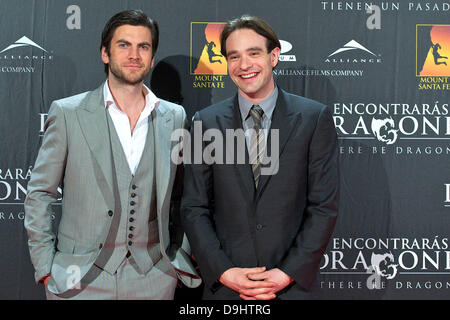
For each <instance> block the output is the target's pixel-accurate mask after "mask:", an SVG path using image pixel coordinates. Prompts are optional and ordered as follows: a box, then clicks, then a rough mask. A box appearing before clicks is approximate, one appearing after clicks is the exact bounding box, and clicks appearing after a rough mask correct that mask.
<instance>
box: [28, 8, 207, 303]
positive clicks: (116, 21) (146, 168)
mask: <svg viewBox="0 0 450 320" xmlns="http://www.w3.org/2000/svg"><path fill="white" fill-rule="evenodd" d="M157 47H158V25H157V23H156V21H154V20H152V19H150V18H148V17H147V16H146V15H145V14H144V13H143V12H142V11H140V10H128V11H123V12H120V13H118V14H116V15H114V16H113V17H112V18H111V19H110V20H109V21H108V23H107V24H106V26H105V28H104V30H103V33H102V43H101V57H102V60H103V62H104V64H105V71H106V73H107V75H108V79H107V81H106V82H105V83H104V84H102V85H101V86H100V87H99V88H98V89H96V90H94V91H89V92H85V93H81V94H78V95H75V96H72V97H69V98H65V99H61V100H57V101H54V102H53V103H52V105H51V107H50V111H49V115H48V119H47V121H46V124H45V128H46V131H45V136H44V139H43V142H42V146H41V149H40V151H39V154H38V157H37V159H36V163H35V166H34V169H33V172H32V175H31V179H30V181H29V183H28V194H27V198H26V201H25V228H26V229H27V232H28V237H29V240H28V244H29V249H30V255H31V260H32V263H33V265H34V267H35V270H36V272H35V279H36V281H37V282H44V283H45V287H46V295H47V299H66V298H71V299H173V296H174V292H175V288H176V285H177V279H179V280H181V281H182V282H183V283H184V284H185V285H186V286H188V287H196V286H198V285H200V283H201V279H200V278H199V277H198V275H197V274H196V272H195V269H194V267H193V266H192V264H191V261H190V256H189V254H190V252H189V251H190V250H189V244H188V242H187V241H186V239H185V237H184V234H183V231H182V229H181V227H180V223H179V222H178V219H179V218H178V213H179V212H178V210H177V204H179V199H177V195H178V196H179V195H180V194H179V193H177V192H175V188H177V186H176V185H177V182H178V181H177V180H178V178H179V177H180V171H179V169H180V168H179V167H177V166H176V164H175V163H173V162H172V161H171V159H170V153H171V149H172V147H173V144H174V142H172V141H171V139H170V137H171V133H172V131H173V130H175V129H178V128H183V127H184V123H185V117H186V115H185V112H184V110H183V108H182V107H181V106H179V105H176V104H173V103H170V102H167V101H164V100H161V99H158V98H157V97H156V96H155V95H154V94H153V93H152V92H151V91H150V89H149V88H147V87H146V86H145V85H144V84H143V82H144V79H145V77H146V76H147V75H148V74H149V72H150V69H151V68H152V66H153V63H154V55H155V52H156V50H157ZM59 186H60V187H61V188H62V190H63V199H62V215H61V220H60V224H59V226H58V232H57V235H55V234H54V233H53V232H52V224H51V216H52V204H53V203H54V202H55V201H56V199H57V188H58V187H59Z"/></svg>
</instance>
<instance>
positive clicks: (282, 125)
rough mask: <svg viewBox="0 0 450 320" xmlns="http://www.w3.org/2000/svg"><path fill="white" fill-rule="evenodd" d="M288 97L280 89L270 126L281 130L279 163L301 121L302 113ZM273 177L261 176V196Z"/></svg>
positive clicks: (269, 143) (259, 188) (258, 192)
mask: <svg viewBox="0 0 450 320" xmlns="http://www.w3.org/2000/svg"><path fill="white" fill-rule="evenodd" d="M288 99H289V98H288V96H287V94H286V92H285V91H283V90H281V89H279V93H278V99H277V103H276V107H275V110H274V111H273V116H272V123H271V126H270V130H272V129H277V130H278V132H279V156H278V159H276V160H275V161H278V164H279V162H280V160H279V159H280V158H281V156H282V154H283V151H284V147H285V146H286V143H287V142H288V140H289V138H290V136H291V134H292V132H293V131H294V129H295V128H296V127H297V126H298V125H299V124H300V122H301V113H300V112H299V111H298V109H295V108H294V107H293V106H292V104H291V103H289V101H288ZM267 150H268V151H270V150H271V133H270V131H269V136H268V137H267ZM271 177H272V175H261V176H260V179H259V184H258V190H257V194H258V197H259V196H261V194H262V192H263V191H264V188H265V187H266V185H267V183H268V182H269V180H270V178H271Z"/></svg>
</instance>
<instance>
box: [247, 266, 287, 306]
mask: <svg viewBox="0 0 450 320" xmlns="http://www.w3.org/2000/svg"><path fill="white" fill-rule="evenodd" d="M247 276H248V278H249V279H250V280H253V281H260V282H269V283H275V286H273V287H272V289H271V291H268V292H267V293H265V294H262V295H259V294H255V295H250V296H248V295H246V294H245V293H241V295H240V297H241V298H242V299H244V300H266V299H267V296H272V295H273V296H274V298H275V296H276V295H275V294H276V293H277V292H278V291H280V290H283V289H284V288H285V287H287V286H288V285H289V284H291V282H293V281H294V279H292V278H291V277H289V276H288V275H287V274H286V273H284V272H283V271H281V270H280V269H278V268H275V269H271V270H268V271H265V272H259V273H249V274H247ZM271 299H273V298H271Z"/></svg>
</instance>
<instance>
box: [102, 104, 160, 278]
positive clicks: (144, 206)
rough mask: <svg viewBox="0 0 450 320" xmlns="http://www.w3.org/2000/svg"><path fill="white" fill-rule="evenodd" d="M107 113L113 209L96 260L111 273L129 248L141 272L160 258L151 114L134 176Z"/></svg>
mask: <svg viewBox="0 0 450 320" xmlns="http://www.w3.org/2000/svg"><path fill="white" fill-rule="evenodd" d="M107 117H108V125H109V133H110V139H111V153H112V159H113V180H114V198H115V210H114V212H110V215H111V217H112V218H113V221H112V224H111V229H110V231H109V234H108V237H107V239H106V242H105V244H104V248H103V249H102V253H101V257H99V259H97V261H96V264H99V266H100V267H102V268H103V269H104V270H106V271H107V272H109V273H111V274H112V273H114V272H116V271H117V269H118V267H119V266H120V264H121V263H122V261H123V260H124V259H125V258H126V255H127V252H128V251H129V252H130V253H131V256H130V257H129V259H130V258H131V259H132V260H134V262H135V263H136V265H137V267H138V268H139V270H140V272H141V273H142V274H144V273H147V272H148V271H149V270H150V269H151V268H152V267H153V265H155V264H156V262H157V261H158V260H159V259H160V258H161V252H160V249H159V233H158V220H157V213H156V190H155V189H156V187H155V161H154V159H155V157H154V152H155V148H154V146H155V140H154V127H153V121H152V115H150V116H149V118H148V119H149V123H148V133H147V138H146V140H145V147H144V151H143V153H142V157H141V160H140V162H139V165H138V167H137V170H136V172H135V174H134V176H133V175H132V174H131V171H130V169H129V166H128V162H127V159H126V156H125V154H124V152H123V149H122V145H121V143H120V140H119V137H118V135H117V132H116V130H115V128H114V124H113V121H112V120H111V118H110V116H109V114H108V113H107Z"/></svg>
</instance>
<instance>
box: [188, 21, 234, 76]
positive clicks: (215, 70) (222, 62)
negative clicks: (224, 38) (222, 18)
mask: <svg viewBox="0 0 450 320" xmlns="http://www.w3.org/2000/svg"><path fill="white" fill-rule="evenodd" d="M224 27H225V24H224V23H217V22H192V23H191V74H215V75H226V74H227V60H226V58H225V57H224V56H223V55H222V54H221V53H220V49H221V46H220V34H221V32H222V30H223V28H224ZM199 48H200V54H199V55H198V54H197V52H199V51H198V49H199ZM195 59H198V60H197V61H195Z"/></svg>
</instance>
